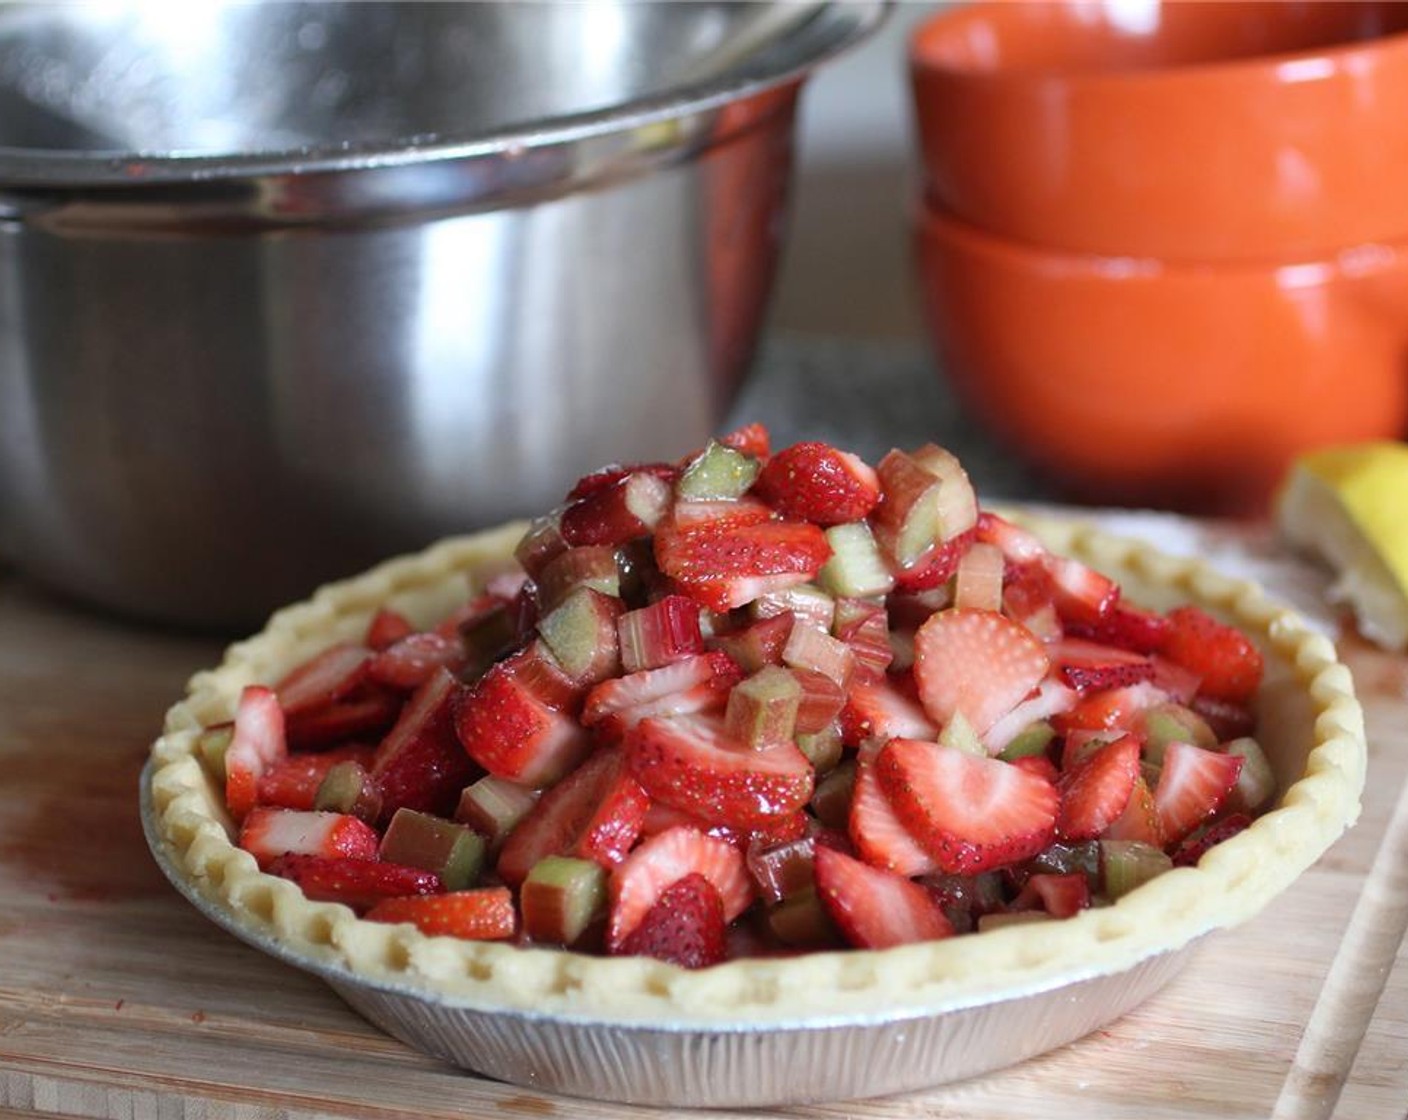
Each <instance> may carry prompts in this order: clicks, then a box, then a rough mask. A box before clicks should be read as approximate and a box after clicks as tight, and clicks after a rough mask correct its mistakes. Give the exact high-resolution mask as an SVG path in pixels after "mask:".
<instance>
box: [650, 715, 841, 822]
mask: <svg viewBox="0 0 1408 1120" xmlns="http://www.w3.org/2000/svg"><path fill="white" fill-rule="evenodd" d="M626 751H627V755H628V757H629V758H630V764H631V771H632V772H633V773H634V774H635V776H636V780H637V781H639V782H640V784H641V785H642V786H644V787H645V789H646V792H648V793H649V794H650V795H651V796H652V797H654V798H657V799H659V800H660V801H663V802H664V803H665V804H666V805H672V806H674V807H675V808H676V809H682V810H683V811H684V812H686V813H690V814H692V815H694V816H696V817H700V818H702V819H704V820H707V821H715V822H718V823H720V824H724V825H729V826H732V827H735V828H745V829H752V828H763V827H766V826H767V825H768V824H769V823H770V822H772V821H775V820H777V819H778V818H779V817H782V816H785V815H787V814H789V813H793V812H795V811H796V810H798V809H800V808H802V806H804V805H805V804H806V803H807V801H808V800H810V799H811V795H812V788H813V785H814V781H815V775H814V772H813V771H812V768H811V764H810V763H809V762H808V761H807V758H806V756H805V755H804V754H802V752H801V751H799V750H798V749H797V747H796V746H795V745H794V744H792V743H790V742H780V743H775V744H772V745H770V746H766V747H762V748H758V749H753V748H750V747H748V746H747V745H746V744H743V743H738V742H735V741H734V740H732V739H730V738H729V737H728V735H727V734H726V733H725V731H724V728H723V723H722V721H721V720H719V719H717V718H714V717H709V716H680V717H678V718H676V719H647V720H642V721H641V722H640V723H638V724H637V725H636V726H635V727H634V728H633V729H632V730H631V731H630V732H629V733H628V734H627V736H626Z"/></svg>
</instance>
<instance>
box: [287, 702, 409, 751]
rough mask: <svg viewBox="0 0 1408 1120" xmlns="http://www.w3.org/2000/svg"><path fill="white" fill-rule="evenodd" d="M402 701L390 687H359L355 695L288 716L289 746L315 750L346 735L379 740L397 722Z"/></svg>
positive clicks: (345, 740)
mask: <svg viewBox="0 0 1408 1120" xmlns="http://www.w3.org/2000/svg"><path fill="white" fill-rule="evenodd" d="M405 703H406V698H405V696H403V695H402V694H400V693H398V692H393V691H391V690H390V689H384V688H378V689H372V690H364V689H359V690H358V694H357V695H356V696H354V697H350V698H348V699H346V700H339V701H337V702H336V703H334V704H328V705H327V706H325V707H322V708H314V709H313V710H311V711H306V712H303V713H301V714H300V715H296V716H293V717H292V718H291V719H289V721H288V745H289V749H290V750H295V751H316V750H321V749H323V748H324V747H327V746H330V745H331V744H334V743H345V742H347V741H348V740H349V739H356V740H369V741H374V740H379V739H380V738H381V737H382V736H383V735H384V734H386V732H387V731H388V730H390V728H391V725H392V724H394V723H395V722H396V717H397V716H399V715H400V714H401V709H402V708H403V707H404V706H405Z"/></svg>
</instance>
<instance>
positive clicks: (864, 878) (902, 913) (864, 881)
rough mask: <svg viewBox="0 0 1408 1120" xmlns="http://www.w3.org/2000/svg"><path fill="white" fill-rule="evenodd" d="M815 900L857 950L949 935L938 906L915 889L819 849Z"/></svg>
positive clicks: (902, 879)
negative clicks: (818, 899)
mask: <svg viewBox="0 0 1408 1120" xmlns="http://www.w3.org/2000/svg"><path fill="white" fill-rule="evenodd" d="M815 876H816V891H817V896H818V897H819V898H820V899H821V904H822V906H823V907H825V909H826V912H827V914H829V915H830V916H831V920H832V921H834V922H835V923H836V925H837V927H838V928H839V929H840V930H841V933H842V935H843V936H844V937H845V938H846V940H847V941H849V942H850V943H851V944H852V945H854V946H855V947H856V948H858V949H888V948H890V947H891V946H894V945H909V944H912V943H914V942H916V941H937V940H938V939H940V938H943V937H948V936H950V935H951V934H952V933H953V926H952V925H951V924H950V923H949V920H948V918H947V917H946V916H945V914H944V912H943V909H942V907H941V906H940V905H939V901H938V899H937V898H935V897H934V896H933V895H932V894H930V893H929V892H928V891H927V890H925V889H924V888H923V887H921V886H920V885H919V884H918V883H913V882H911V881H910V880H909V879H906V878H905V877H903V876H901V875H896V874H894V873H893V872H889V871H882V870H880V869H879V868H877V867H871V866H870V865H869V864H866V863H862V862H861V861H860V860H858V859H852V858H851V857H850V856H848V855H846V854H844V853H843V852H838V851H836V850H835V849H834V848H828V847H825V846H823V845H817V849H816V856H815Z"/></svg>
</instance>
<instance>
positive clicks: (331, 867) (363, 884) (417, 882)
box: [267, 852, 444, 910]
mask: <svg viewBox="0 0 1408 1120" xmlns="http://www.w3.org/2000/svg"><path fill="white" fill-rule="evenodd" d="M267 870H268V872H269V874H270V875H278V876H279V877H280V878H283V879H288V880H290V881H291V882H294V883H297V884H298V885H299V887H300V888H301V889H302V890H303V893H304V894H305V895H306V896H307V897H308V898H310V899H312V900H313V901H314V902H341V903H344V904H345V905H347V906H351V907H353V908H354V909H358V910H361V909H365V908H366V907H368V906H374V905H376V904H377V903H378V902H380V901H381V900H382V899H384V898H397V897H399V896H401V895H407V894H439V893H440V892H441V891H442V890H444V887H443V886H442V884H441V882H440V876H438V875H436V874H435V872H433V871H425V870H423V869H421V868H419V867H407V866H405V865H404V864H399V863H383V862H382V861H381V860H375V859H348V858H347V857H345V856H344V857H337V858H331V859H330V858H328V857H326V856H305V855H297V854H295V853H293V852H286V853H284V854H283V855H281V856H279V857H277V858H276V859H275V860H274V861H273V862H272V863H270V864H269V866H268V868H267Z"/></svg>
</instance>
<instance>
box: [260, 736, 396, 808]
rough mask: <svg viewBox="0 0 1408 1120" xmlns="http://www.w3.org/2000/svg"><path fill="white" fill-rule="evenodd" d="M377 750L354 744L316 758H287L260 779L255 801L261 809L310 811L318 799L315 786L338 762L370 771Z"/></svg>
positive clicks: (306, 754)
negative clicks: (263, 806)
mask: <svg viewBox="0 0 1408 1120" xmlns="http://www.w3.org/2000/svg"><path fill="white" fill-rule="evenodd" d="M375 751H376V748H375V747H373V746H370V745H368V744H361V743H354V744H349V745H348V746H344V747H337V748H334V749H333V750H330V751H320V752H318V753H316V754H308V753H300V754H293V755H290V756H289V757H288V758H286V759H284V761H282V762H277V763H275V764H274V765H273V766H271V767H269V768H268V769H267V770H265V771H264V773H263V774H261V775H260V776H259V787H258V791H259V792H258V800H259V804H261V805H274V806H277V807H279V808H281V809H311V808H313V802H314V801H315V800H316V799H317V796H318V786H320V785H321V784H322V781H323V779H324V778H325V777H327V773H328V771H329V770H331V769H332V768H333V767H334V766H336V765H337V764H338V763H339V762H347V761H351V762H358V763H361V764H362V765H363V766H366V767H370V766H371V762H372V755H373V754H374V753H375Z"/></svg>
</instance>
